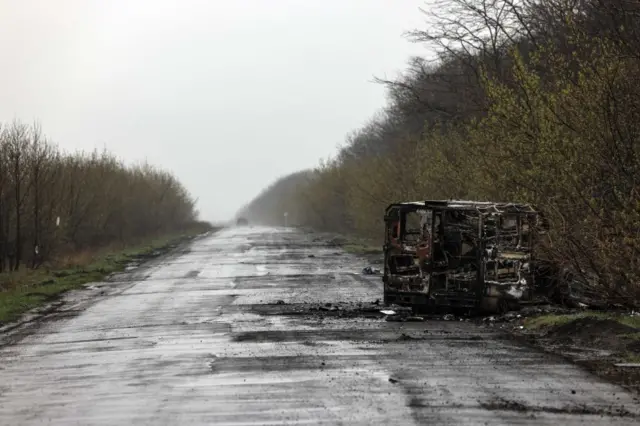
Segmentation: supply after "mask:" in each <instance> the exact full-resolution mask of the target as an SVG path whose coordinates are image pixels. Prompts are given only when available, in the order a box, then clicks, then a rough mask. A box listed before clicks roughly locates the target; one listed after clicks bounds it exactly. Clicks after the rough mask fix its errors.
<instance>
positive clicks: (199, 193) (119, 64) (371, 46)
mask: <svg viewBox="0 0 640 426" xmlns="http://www.w3.org/2000/svg"><path fill="white" fill-rule="evenodd" d="M423 4H424V2H423V1H411V2H403V3H398V2H391V1H384V0H377V1H373V2H372V1H367V2H365V1H363V0H354V1H351V2H342V1H341V2H337V1H333V2H296V1H273V2H271V1H270V2H269V7H266V3H265V2H259V1H256V0H253V1H251V0H244V1H239V2H234V3H222V2H207V1H195V0H194V1H189V2H179V1H177V0H163V1H153V2H152V1H145V0H140V1H134V2H124V1H122V2H120V1H115V2H109V3H107V2H100V1H80V0H71V1H67V2H64V3H57V2H56V4H55V6H54V5H53V4H52V3H50V2H44V1H36V0H26V1H23V2H20V3H4V4H3V6H2V17H1V18H0V20H1V23H2V29H1V30H0V31H1V32H2V37H1V40H2V41H1V43H2V45H1V47H2V51H3V54H4V59H5V63H8V64H11V66H8V67H4V68H3V70H2V71H1V73H2V74H1V76H2V78H3V80H4V81H5V85H3V92H2V102H0V122H2V123H3V124H5V123H10V122H11V121H12V120H14V119H17V120H20V121H23V122H26V123H31V122H33V121H37V122H38V123H40V125H41V126H42V130H43V133H44V134H45V135H46V136H47V137H48V138H49V139H50V140H51V141H52V142H53V143H55V144H57V145H58V146H59V147H60V148H61V149H63V150H65V151H78V150H81V151H93V150H95V149H97V150H103V149H105V148H106V149H107V150H108V151H109V152H110V153H112V154H113V155H114V156H116V157H117V158H120V159H122V160H123V161H125V162H126V163H127V164H137V163H142V162H145V161H146V162H148V163H150V164H151V165H153V166H156V167H160V168H162V169H164V170H167V171H170V172H172V173H174V174H175V175H176V177H177V178H178V179H179V180H180V181H181V182H182V183H183V184H184V185H185V186H186V188H187V189H188V190H189V191H190V193H191V194H192V196H193V197H194V198H196V199H197V200H198V204H197V209H198V210H199V212H200V215H201V217H202V218H203V219H204V220H211V221H223V220H228V219H232V218H233V217H234V215H235V213H236V212H237V211H238V209H240V208H241V207H242V206H243V205H245V204H246V203H247V202H249V201H250V200H251V199H252V198H253V197H255V196H256V195H258V194H259V193H260V192H261V191H262V190H263V189H264V188H265V187H266V186H268V185H269V184H271V183H273V182H275V181H276V180H277V179H279V178H281V177H283V176H286V175H288V174H289V173H292V172H296V171H299V170H304V169H309V168H313V167H315V166H317V165H318V163H319V161H320V160H321V159H323V158H327V157H330V156H331V155H333V154H335V152H336V151H337V148H338V146H339V145H340V144H342V143H343V141H344V138H345V136H346V135H347V134H348V133H349V132H351V131H352V130H353V129H355V128H357V127H359V126H361V125H363V124H364V123H365V122H366V121H367V120H368V119H369V118H370V117H371V116H372V115H373V114H374V113H375V112H376V111H378V110H379V109H381V108H382V107H383V106H384V103H385V90H384V87H382V86H381V85H379V84H376V83H374V82H373V78H374V77H384V76H388V77H393V76H396V75H397V74H398V73H399V72H401V71H402V69H403V68H404V67H405V65H406V62H407V60H408V59H409V57H410V56H412V55H413V54H417V53H418V52H421V49H423V48H421V47H420V46H418V45H414V44H411V43H410V42H409V41H407V40H406V38H404V37H403V33H405V32H406V31H410V30H412V29H414V28H415V27H417V26H419V25H420V24H421V23H422V17H421V13H420V11H419V7H421V6H423Z"/></svg>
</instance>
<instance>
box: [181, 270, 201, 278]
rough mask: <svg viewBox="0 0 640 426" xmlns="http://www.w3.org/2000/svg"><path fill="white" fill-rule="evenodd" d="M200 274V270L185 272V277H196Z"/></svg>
mask: <svg viewBox="0 0 640 426" xmlns="http://www.w3.org/2000/svg"><path fill="white" fill-rule="evenodd" d="M198 275H200V271H189V272H187V273H186V274H185V276H184V278H195V277H197V276H198Z"/></svg>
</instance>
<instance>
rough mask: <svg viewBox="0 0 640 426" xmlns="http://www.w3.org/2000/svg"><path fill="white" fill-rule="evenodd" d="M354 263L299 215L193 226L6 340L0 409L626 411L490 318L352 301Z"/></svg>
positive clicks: (598, 384)
mask: <svg viewBox="0 0 640 426" xmlns="http://www.w3.org/2000/svg"><path fill="white" fill-rule="evenodd" d="M310 255H311V256H310ZM363 266H364V265H363V262H362V261H361V260H358V259H357V258H355V257H353V256H352V255H349V254H346V253H343V252H341V251H340V250H339V249H337V248H335V247H331V246H330V245H327V244H326V243H325V241H324V240H322V239H320V238H318V237H317V236H314V235H308V234H304V233H302V232H301V231H295V230H289V229H276V228H259V227H252V228H236V229H227V230H223V231H221V232H219V233H218V234H215V235H211V236H207V237H204V238H200V239H198V240H196V241H195V242H193V243H192V244H191V246H190V247H189V248H188V249H184V250H181V251H180V252H178V253H175V254H173V255H171V256H168V257H166V258H164V259H163V260H162V261H160V262H156V263H154V264H151V265H149V266H146V267H143V268H140V269H139V270H136V271H132V272H128V273H124V274H121V275H119V276H118V277H117V279H114V280H112V282H109V283H104V284H103V286H102V287H101V288H100V289H99V291H101V292H102V294H99V295H97V296H96V297H95V298H93V299H91V301H88V300H87V298H86V297H84V298H78V297H79V296H78V295H77V294H76V296H70V297H69V298H70V299H71V300H70V303H69V304H67V305H65V307H64V308H63V310H62V312H61V313H60V314H59V315H58V317H59V318H58V319H56V320H52V321H48V322H46V323H43V324H42V325H41V326H40V327H37V328H35V329H34V330H32V332H30V333H28V334H25V335H24V336H22V337H21V338H20V339H19V341H17V342H14V343H13V344H5V345H4V346H2V347H1V348H0V424H2V425H36V424H38V425H40V424H48V425H74V424H78V425H98V424H100V425H113V424H136V425H138V424H152V425H187V424H196V425H199V424H202V425H205V424H233V425H250V424H255V425H262V424H319V423H324V424H346V425H353V424H398V425H400V424H402V425H410V424H479V425H484V424H490V425H514V424H535V425H541V424H546V425H572V424H582V425H584V424H594V425H595V424H598V425H600V424H637V422H638V417H637V413H638V412H640V409H639V406H638V403H637V402H635V401H634V396H633V395H631V394H628V393H626V392H625V391H624V390H622V389H621V388H618V387H616V386H613V385H610V384H608V383H605V382H603V381H601V380H599V379H597V378H596V377H593V376H591V375H589V374H588V373H586V372H584V371H583V370H581V369H579V368H578V367H575V366H573V365H571V364H567V363H566V362H564V361H563V360H561V359H559V358H556V357H551V356H549V355H546V354H543V353H540V352H537V351H534V350H532V349H531V348H528V347H524V346H521V345H520V344H518V343H516V342H514V341H513V340H511V339H509V338H508V337H507V336H506V335H504V334H502V333H500V332H499V331H495V330H492V329H490V328H483V327H480V326H477V325H474V324H472V323H466V322H447V321H426V322H415V323H414V322H406V323H399V322H386V321H384V319H383V318H381V317H379V316H377V315H375V312H372V311H366V310H363V309H360V310H358V308H357V303H358V302H373V301H375V300H376V299H381V298H382V294H381V288H382V285H381V281H380V277H376V276H373V277H369V276H367V277H365V276H361V275H359V274H358V272H359V271H360V270H361V269H362V267H363ZM81 293H82V292H80V293H79V294H81ZM74 297H76V298H78V299H77V300H74V299H73V298H74ZM80 297H81V296H80ZM327 302H328V303H337V302H353V305H352V306H353V308H352V309H351V310H349V309H346V310H345V309H343V310H340V311H332V310H321V309H318V307H319V306H324V303H327ZM341 315H342V316H341ZM622 406H623V407H624V410H626V411H628V412H630V415H628V416H618V415H616V413H617V412H618V410H619V407H622ZM634 414H635V417H634Z"/></svg>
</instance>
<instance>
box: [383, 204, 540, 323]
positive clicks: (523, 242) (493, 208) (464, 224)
mask: <svg viewBox="0 0 640 426" xmlns="http://www.w3.org/2000/svg"><path fill="white" fill-rule="evenodd" d="M542 219H543V218H542V216H541V215H540V214H539V212H537V211H536V210H535V209H534V208H533V207H532V206H531V205H528V204H516V203H494V202H476V201H455V200H449V201H419V202H407V203H395V204H391V205H389V206H388V207H387V209H386V211H385V218H384V221H385V244H384V273H383V277H382V280H383V284H384V301H385V304H387V305H389V304H396V305H401V306H412V307H414V308H418V309H433V310H440V309H446V310H461V311H465V312H504V311H506V310H509V309H513V308H514V307H517V306H519V305H520V303H521V302H523V301H526V300H531V299H532V298H533V297H534V294H535V290H536V267H535V266H534V262H535V259H534V251H533V247H534V239H535V236H536V235H538V234H539V232H540V229H541V228H540V226H539V224H540V222H541V221H542Z"/></svg>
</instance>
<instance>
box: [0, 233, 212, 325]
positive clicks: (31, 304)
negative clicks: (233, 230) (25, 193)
mask: <svg viewBox="0 0 640 426" xmlns="http://www.w3.org/2000/svg"><path fill="white" fill-rule="evenodd" d="M201 231H202V230H201V229H198V230H194V231H189V232H186V233H184V234H177V235H169V236H165V237H161V238H156V239H153V240H151V241H149V242H147V243H145V244H141V245H137V246H133V247H130V248H127V249H125V250H122V251H117V252H107V253H102V254H99V255H97V256H95V257H94V258H93V259H92V260H91V261H90V262H89V263H87V264H85V265H80V266H76V267H73V268H67V269H58V270H50V271H46V270H41V269H38V270H30V269H26V268H23V269H21V270H19V271H17V272H11V273H5V274H1V275H0V280H1V281H2V282H5V283H6V282H11V287H10V289H9V290H6V291H0V324H2V323H7V322H11V321H15V320H17V319H18V318H20V316H21V315H22V314H24V313H25V312H27V311H28V310H30V309H33V308H36V307H38V306H41V305H43V304H45V303H47V302H50V301H53V300H55V299H57V298H58V297H60V295H62V294H63V293H65V292H67V291H69V290H73V289H77V288H81V287H82V286H84V285H85V284H87V283H91V282H96V281H100V280H102V279H104V278H105V277H106V276H107V275H109V274H111V273H113V272H119V271H122V270H124V268H125V267H126V266H127V265H128V264H130V263H131V262H134V261H138V260H144V259H150V258H153V257H156V256H158V255H161V254H163V253H165V252H166V251H167V250H168V249H169V248H171V247H173V246H174V245H176V244H178V243H180V242H182V241H185V240H186V239H188V238H191V237H194V236H196V235H199V234H200V233H202V232H201Z"/></svg>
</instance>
